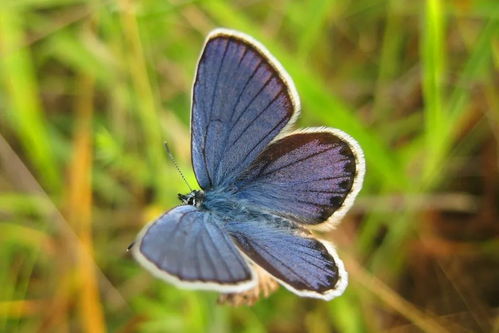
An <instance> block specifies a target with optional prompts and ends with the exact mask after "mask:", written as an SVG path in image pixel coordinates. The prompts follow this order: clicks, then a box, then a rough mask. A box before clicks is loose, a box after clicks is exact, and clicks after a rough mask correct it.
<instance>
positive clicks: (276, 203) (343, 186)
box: [236, 128, 365, 227]
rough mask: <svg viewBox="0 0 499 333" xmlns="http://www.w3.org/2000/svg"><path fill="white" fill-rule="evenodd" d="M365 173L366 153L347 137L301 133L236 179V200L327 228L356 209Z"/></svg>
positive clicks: (281, 142) (273, 145) (331, 131)
mask: <svg viewBox="0 0 499 333" xmlns="http://www.w3.org/2000/svg"><path fill="white" fill-rule="evenodd" d="M364 168H365V167H364V157H363V154H362V151H361V150H360V148H359V146H358V144H357V143H356V142H355V141H354V140H353V139H352V138H350V137H349V136H348V135H346V134H345V133H343V132H341V131H339V130H334V129H330V128H315V129H307V130H302V131H299V132H297V133H293V134H289V135H286V136H284V137H282V138H281V139H279V140H277V141H275V142H273V143H271V144H270V145H269V146H268V147H267V148H266V149H265V150H264V151H263V152H262V154H261V155H260V156H259V157H258V158H257V159H256V160H255V161H254V162H253V163H252V164H251V166H250V167H249V168H248V170H246V172H245V173H243V174H242V175H241V176H240V177H239V178H238V180H237V182H236V185H237V187H238V193H237V196H238V197H239V198H240V199H243V200H245V201H246V202H248V203H250V204H251V205H255V206H256V207H259V208H261V209H263V210H266V211H270V212H272V213H275V214H278V215H281V216H284V217H287V218H290V219H292V220H294V221H295V222H297V223H301V224H305V225H309V226H324V227H327V226H330V225H332V224H333V222H334V221H336V220H337V219H339V218H341V217H342V216H343V214H344V213H345V212H346V211H347V210H348V209H349V208H350V206H351V205H352V203H353V200H354V199H355V196H356V195H357V193H358V191H359V190H360V185H361V183H362V179H363V177H364ZM324 221H326V222H324Z"/></svg>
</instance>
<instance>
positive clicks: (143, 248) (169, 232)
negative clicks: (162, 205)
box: [132, 206, 256, 292]
mask: <svg viewBox="0 0 499 333" xmlns="http://www.w3.org/2000/svg"><path fill="white" fill-rule="evenodd" d="M132 253H133V255H134V257H135V259H136V260H137V261H138V262H139V263H140V264H141V265H142V266H144V267H145V268H146V269H147V270H149V271H150V272H151V273H152V274H153V275H155V276H156V277H158V278H161V279H163V280H165V281H167V282H170V283H172V284H174V285H176V286H178V287H183V288H189V289H206V290H215V291H220V292H240V291H244V290H247V289H250V288H252V287H253V286H255V284H256V277H255V274H254V273H253V271H252V269H251V268H250V266H249V265H248V263H247V261H246V259H245V258H243V256H242V254H241V253H240V251H239V250H238V249H237V248H236V247H235V245H234V243H233V241H232V239H231V237H230V236H229V235H228V234H227V232H225V231H224V230H222V229H221V227H220V226H219V222H217V220H216V216H213V215H212V214H211V213H209V212H207V211H200V210H198V209H197V208H195V207H193V206H178V207H176V208H174V209H172V210H170V211H169V212H167V213H165V214H164V215H163V216H161V217H160V218H158V219H157V220H156V221H154V222H153V223H151V224H149V225H147V226H146V227H144V229H143V230H142V231H141V232H140V234H139V236H138V237H137V240H136V242H135V244H134V246H133V247H132Z"/></svg>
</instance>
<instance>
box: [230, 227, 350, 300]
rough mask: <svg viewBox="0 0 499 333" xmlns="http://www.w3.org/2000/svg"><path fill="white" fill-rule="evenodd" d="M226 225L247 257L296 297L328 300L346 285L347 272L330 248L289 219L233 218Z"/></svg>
mask: <svg viewBox="0 0 499 333" xmlns="http://www.w3.org/2000/svg"><path fill="white" fill-rule="evenodd" d="M262 222H264V223H262ZM276 222H277V223H276ZM226 228H227V230H228V231H229V233H230V234H231V236H232V237H233V238H234V241H235V242H236V243H237V245H238V246H239V248H240V249H241V250H242V251H243V252H244V253H245V254H246V255H247V256H248V257H249V258H250V259H251V260H253V261H254V262H255V263H256V264H257V265H259V266H260V267H262V268H263V269H264V270H266V271H267V272H268V273H270V274H271V275H272V276H273V277H274V278H276V279H277V280H279V282H280V283H281V284H282V285H284V286H285V287H286V288H287V289H289V290H291V291H292V292H294V293H295V294H297V295H299V296H307V297H315V298H321V299H324V300H331V299H332V298H334V297H336V296H339V295H341V294H342V293H343V291H344V289H345V288H346V286H347V283H348V276H347V273H346V271H345V269H344V267H343V263H342V262H341V260H340V259H339V258H338V256H337V255H336V251H335V250H334V249H333V247H332V246H331V245H329V244H328V243H327V242H323V241H319V240H317V239H315V238H312V237H309V236H308V234H307V233H306V232H305V231H304V230H303V229H300V228H298V227H296V225H295V224H294V223H292V222H290V221H286V220H284V219H279V218H277V219H269V220H267V221H251V222H244V221H243V222H242V221H237V222H234V223H229V224H228V225H227V227H226Z"/></svg>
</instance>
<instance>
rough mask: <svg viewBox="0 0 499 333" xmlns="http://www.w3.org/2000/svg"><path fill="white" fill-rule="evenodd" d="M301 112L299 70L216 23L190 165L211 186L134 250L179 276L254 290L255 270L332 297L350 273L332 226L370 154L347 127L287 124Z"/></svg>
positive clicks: (195, 283)
mask: <svg viewBox="0 0 499 333" xmlns="http://www.w3.org/2000/svg"><path fill="white" fill-rule="evenodd" d="M299 111H300V101H299V97H298V94H297V92H296V88H295V86H294V84H293V81H292V80H291V78H290V77H289V75H288V74H287V73H286V71H285V70H284V69H283V67H282V66H281V65H280V63H279V62H278V61H277V60H276V59H275V58H274V57H273V56H272V55H271V54H270V53H269V51H267V49H266V48H265V47H264V46H263V45H262V44H260V43H259V42H257V41H256V40H254V39H253V38H252V37H250V36H248V35H246V34H243V33H241V32H237V31H233V30H228V29H216V30H214V31H212V32H211V33H210V34H209V35H208V37H207V39H206V42H205V45H204V49H203V51H202V53H201V57H200V59H199V63H198V67H197V72H196V77H195V80H194V87H193V94H192V113H191V136H192V137H191V140H192V141H191V148H192V164H193V166H194V171H195V174H196V178H197V180H198V183H199V185H200V187H201V189H202V190H197V191H192V192H191V193H189V194H186V195H179V198H180V199H181V201H182V203H183V205H180V206H177V207H175V208H173V209H171V210H170V211H168V212H166V213H165V214H164V215H162V216H161V217H159V218H158V219H157V220H156V221H154V222H153V223H151V224H149V225H147V226H146V227H145V228H144V229H143V230H142V231H141V232H140V234H139V235H138V237H137V240H136V242H135V245H134V246H133V248H132V253H133V255H134V257H135V258H136V259H137V260H138V262H139V263H140V264H142V265H143V266H144V267H145V268H146V269H147V270H149V271H150V272H151V273H152V274H154V275H155V276H157V277H159V278H161V279H163V280H166V281H168V282H170V283H172V284H174V285H177V286H179V287H185V288H191V289H207V290H216V291H219V292H222V293H238V292H243V291H247V290H249V289H251V288H253V287H255V286H256V285H257V284H258V274H257V273H256V272H257V271H258V270H262V269H263V271H265V272H267V273H268V274H270V275H271V276H272V277H273V278H274V279H275V280H277V281H278V282H279V283H280V284H281V285H283V286H284V287H286V288H287V289H289V290H290V291H292V292H293V293H295V294H297V295H300V296H306V297H314V298H320V299H324V300H330V299H332V298H334V297H336V296H339V295H341V294H342V293H343V291H344V289H345V288H346V286H347V280H348V276H347V273H346V271H345V269H344V266H343V263H342V261H341V260H340V259H339V258H338V255H337V254H336V251H335V250H334V248H333V247H332V245H331V244H330V243H328V242H326V241H324V240H319V239H317V238H316V237H314V236H313V235H312V233H311V231H310V229H322V230H324V229H329V228H332V227H333V226H334V225H335V224H336V222H337V221H339V220H340V219H341V217H343V215H344V214H345V213H346V212H347V211H348V209H349V208H350V207H351V206H352V204H353V201H354V199H355V197H356V196H357V193H358V192H359V190H360V188H361V187H362V181H363V178H364V172H365V162H364V156H363V153H362V150H361V148H360V147H359V145H358V144H357V142H356V141H355V140H354V139H352V138H351V137H350V136H349V135H347V134H345V133H344V132H342V131H340V130H337V129H332V128H327V127H321V128H307V129H302V130H298V131H294V132H290V131H289V128H290V127H291V126H292V124H293V123H294V122H295V120H296V118H297V117H298V114H299Z"/></svg>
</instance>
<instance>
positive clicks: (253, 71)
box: [191, 29, 300, 189]
mask: <svg viewBox="0 0 499 333" xmlns="http://www.w3.org/2000/svg"><path fill="white" fill-rule="evenodd" d="M299 108H300V106H299V99H298V95H297V93H296V89H295V87H294V84H293V82H292V80H291V79H290V78H289V76H288V74H287V73H286V72H285V71H284V69H283V68H282V66H281V65H280V64H279V62H278V61H277V60H275V59H274V57H272V55H271V54H270V53H269V52H268V51H267V50H266V49H265V47H263V46H262V45H261V44H260V43H259V42H257V41H255V40H254V39H253V38H251V37H250V36H247V35H245V34H242V33H239V32H236V31H232V30H226V29H216V30H214V31H213V32H211V33H210V34H209V35H208V37H207V40H206V44H205V46H204V49H203V51H202V53H201V57H200V59H199V63H198V67H197V73H196V78H195V80H194V87H193V96H192V113H191V135H192V140H191V145H192V163H193V166H194V171H195V173H196V178H197V180H198V183H199V185H200V186H201V187H202V188H203V189H209V188H211V187H213V186H223V185H227V184H232V183H233V181H234V179H235V178H236V177H237V176H238V175H239V174H240V173H241V172H242V171H243V170H244V169H246V168H247V167H248V166H249V164H250V163H251V162H253V161H254V159H255V158H256V157H257V156H258V155H259V154H260V153H261V152H262V150H263V149H264V148H265V147H266V146H267V145H268V144H269V143H270V142H271V140H272V139H273V138H274V137H275V136H276V135H278V134H279V133H280V132H281V131H282V130H283V128H284V127H285V126H286V125H290V124H291V123H292V122H293V120H294V119H295V118H296V116H297V115H298V110H299Z"/></svg>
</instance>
